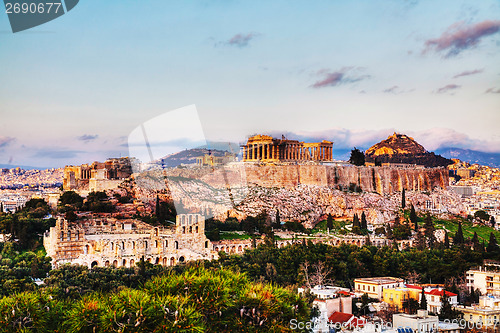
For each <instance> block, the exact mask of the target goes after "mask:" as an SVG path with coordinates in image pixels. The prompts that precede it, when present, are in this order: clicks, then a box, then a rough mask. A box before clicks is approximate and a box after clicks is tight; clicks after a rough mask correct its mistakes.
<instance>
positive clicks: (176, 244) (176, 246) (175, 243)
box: [174, 241, 179, 250]
mask: <svg viewBox="0 0 500 333" xmlns="http://www.w3.org/2000/svg"><path fill="white" fill-rule="evenodd" d="M174 249H176V250H177V249H179V242H178V241H175V242H174Z"/></svg>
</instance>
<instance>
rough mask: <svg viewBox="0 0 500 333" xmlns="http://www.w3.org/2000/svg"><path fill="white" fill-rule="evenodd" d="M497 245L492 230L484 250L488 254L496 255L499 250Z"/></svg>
mask: <svg viewBox="0 0 500 333" xmlns="http://www.w3.org/2000/svg"><path fill="white" fill-rule="evenodd" d="M499 249H500V248H499V247H498V244H497V238H496V237H495V235H493V232H490V241H489V242H488V246H487V247H486V252H488V254H490V255H496V254H498V252H499Z"/></svg>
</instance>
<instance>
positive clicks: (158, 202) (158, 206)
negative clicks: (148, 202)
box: [155, 195, 162, 221]
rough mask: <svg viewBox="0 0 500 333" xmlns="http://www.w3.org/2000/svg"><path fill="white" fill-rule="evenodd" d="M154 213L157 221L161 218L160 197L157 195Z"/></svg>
mask: <svg viewBox="0 0 500 333" xmlns="http://www.w3.org/2000/svg"><path fill="white" fill-rule="evenodd" d="M155 214H156V218H157V219H158V221H160V220H161V219H162V216H161V209H160V198H159V197H158V195H156V205H155Z"/></svg>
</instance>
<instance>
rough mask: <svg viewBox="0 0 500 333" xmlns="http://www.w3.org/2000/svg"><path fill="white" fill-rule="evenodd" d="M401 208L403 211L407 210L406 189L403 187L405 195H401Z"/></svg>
mask: <svg viewBox="0 0 500 333" xmlns="http://www.w3.org/2000/svg"><path fill="white" fill-rule="evenodd" d="M401 208H402V209H405V208H406V194H405V189H404V187H403V193H401Z"/></svg>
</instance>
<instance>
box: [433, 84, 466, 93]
mask: <svg viewBox="0 0 500 333" xmlns="http://www.w3.org/2000/svg"><path fill="white" fill-rule="evenodd" d="M460 87H461V86H459V85H457V84H447V85H446V86H444V87H441V88H439V89H438V90H436V93H438V94H444V93H446V92H449V91H453V90H456V89H459V88H460Z"/></svg>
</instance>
